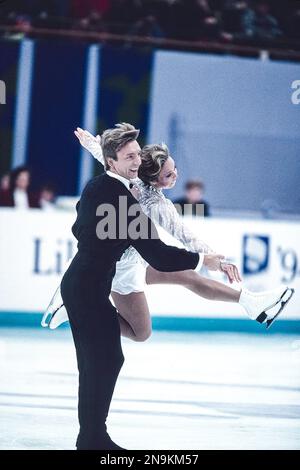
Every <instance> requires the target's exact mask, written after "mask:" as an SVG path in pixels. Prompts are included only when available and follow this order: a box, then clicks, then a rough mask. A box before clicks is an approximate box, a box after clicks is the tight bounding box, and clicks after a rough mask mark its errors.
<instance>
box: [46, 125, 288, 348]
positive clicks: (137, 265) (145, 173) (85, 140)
mask: <svg viewBox="0 0 300 470" xmlns="http://www.w3.org/2000/svg"><path fill="white" fill-rule="evenodd" d="M75 135H76V136H77V138H78V139H79V141H80V143H81V145H82V146H83V147H85V148H86V149H87V150H88V151H89V152H90V153H91V154H92V155H93V156H94V158H96V159H97V160H98V161H99V162H100V163H102V164H103V165H105V161H104V158H103V154H102V149H101V142H100V136H97V137H94V136H93V135H92V134H90V133H89V132H88V131H84V130H82V129H80V128H77V130H76V131H75ZM141 160H142V164H141V166H140V168H139V173H138V174H139V178H134V179H133V180H132V183H133V188H132V193H133V195H134V196H135V198H136V199H137V200H138V202H139V204H140V205H141V207H142V209H143V211H144V212H145V214H146V215H148V216H149V217H150V218H151V219H152V220H153V221H154V222H155V224H157V225H159V226H161V227H162V228H164V229H165V230H166V231H167V232H168V233H170V234H171V235H172V236H174V237H175V238H176V239H177V240H179V241H180V242H182V244H183V245H184V247H185V248H186V249H188V250H190V251H193V252H197V253H200V254H201V256H202V257H203V256H205V255H206V256H207V255H208V254H209V253H213V251H212V250H211V248H210V247H209V246H208V245H207V244H206V243H204V242H203V241H202V240H201V239H200V238H199V237H198V236H197V235H196V234H194V233H193V232H192V231H191V230H190V228H189V227H188V226H187V225H186V224H185V222H184V221H183V219H182V218H181V217H180V216H179V215H178V212H177V210H176V209H175V206H174V205H173V203H172V202H171V201H170V200H169V199H167V198H166V197H165V196H164V194H163V190H164V189H170V188H172V187H174V185H175V184H176V179H177V170H176V166H175V163H174V160H173V159H172V157H171V156H170V154H169V150H168V148H167V146H166V145H165V144H162V145H146V146H145V147H144V148H143V149H142V152H141ZM106 170H108V169H107V168H106ZM220 270H221V271H223V272H224V273H225V274H226V275H227V277H228V280H229V281H230V283H232V282H234V281H237V282H240V281H241V278H240V275H239V272H238V269H237V267H236V266H235V265H233V264H231V263H228V262H225V261H224V262H222V263H221V266H220ZM145 284H177V285H181V286H184V287H186V288H187V289H189V290H191V291H192V292H194V293H195V294H197V295H200V296H201V297H204V298H206V299H209V300H218V301H223V302H234V303H239V304H240V305H241V306H242V307H243V309H244V311H245V313H246V315H247V316H248V317H249V318H250V319H253V320H257V321H258V322H260V323H266V325H267V327H269V326H270V325H271V324H272V322H273V321H274V320H275V318H276V317H277V316H278V315H279V313H280V312H281V311H282V309H283V307H284V306H285V304H286V303H287V301H288V300H289V299H290V298H291V296H292V295H293V289H290V288H287V287H279V288H277V289H274V290H271V291H265V292H260V293H254V292H250V291H249V290H247V289H245V288H242V289H241V290H237V289H233V288H231V287H229V286H227V285H225V284H223V283H221V282H218V281H214V280H212V279H208V278H205V277H203V276H201V275H200V274H199V273H198V272H196V271H194V270H187V271H180V272H160V271H157V270H156V269H154V268H153V267H151V266H149V265H148V264H147V263H146V262H145V261H144V260H143V258H142V257H141V256H140V255H139V253H138V252H137V251H136V250H135V249H134V248H133V247H132V246H131V247H130V248H128V249H127V251H126V252H125V253H124V254H123V256H122V258H121V260H120V261H119V262H118V263H117V266H116V274H115V276H114V279H113V283H112V290H111V296H112V299H113V301H114V304H115V306H116V309H117V311H118V317H119V323H120V328H121V334H122V336H125V337H127V338H130V339H132V340H134V341H145V340H146V339H147V338H149V336H150V335H151V317H150V312H149V308H148V304H147V300H146V296H145V293H144V289H145ZM275 306H278V310H277V313H274V311H273V310H272V312H273V313H272V314H271V313H268V312H269V311H270V310H271V309H273V307H275ZM49 316H50V321H49V323H47V319H48V318H49ZM67 320H68V315H67V311H66V309H65V308H64V306H63V302H62V299H61V296H60V288H58V289H57V291H56V293H55V295H54V297H53V299H52V301H51V303H50V305H49V307H48V309H47V311H46V312H45V314H44V317H43V321H42V324H43V326H49V327H50V328H51V329H55V328H57V327H58V326H59V325H60V324H61V323H63V322H65V321H67Z"/></svg>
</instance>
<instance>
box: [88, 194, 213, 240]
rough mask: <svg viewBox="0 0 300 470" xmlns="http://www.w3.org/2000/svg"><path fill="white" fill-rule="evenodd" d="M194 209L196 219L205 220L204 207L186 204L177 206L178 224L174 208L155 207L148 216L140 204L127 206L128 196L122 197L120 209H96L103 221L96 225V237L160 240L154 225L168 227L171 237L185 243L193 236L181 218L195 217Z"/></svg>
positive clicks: (150, 209) (105, 204) (118, 206)
mask: <svg viewBox="0 0 300 470" xmlns="http://www.w3.org/2000/svg"><path fill="white" fill-rule="evenodd" d="M192 206H196V207H195V211H194V215H197V217H199V216H200V217H201V216H202V217H203V214H204V204H194V205H192V204H184V206H183V207H181V206H180V205H177V204H176V209H177V212H178V219H177V221H176V216H177V214H176V209H175V208H174V207H173V208H172V209H170V208H168V205H167V204H166V205H165V204H153V205H152V206H150V207H149V206H148V207H147V209H146V213H147V214H145V213H144V212H143V210H142V208H141V206H140V204H139V203H134V204H132V203H129V204H128V198H127V196H119V202H118V205H117V206H115V205H113V204H109V203H103V204H100V205H99V206H98V207H97V210H96V216H97V217H100V220H99V222H98V223H97V225H96V235H97V238H98V239H99V240H127V239H129V240H138V239H143V240H146V239H149V238H150V239H158V238H159V235H158V233H157V230H156V228H155V225H154V224H153V223H151V221H152V222H154V223H157V224H158V225H159V226H162V227H166V226H167V227H168V231H169V232H170V233H171V235H173V236H175V238H177V239H179V240H181V241H182V242H183V243H184V242H185V240H186V238H190V237H191V235H190V232H189V231H188V230H187V229H186V227H185V225H184V224H183V223H182V222H181V220H180V216H181V215H192V214H193V212H192V208H193V207H192ZM174 211H175V212H174ZM150 219H151V220H150Z"/></svg>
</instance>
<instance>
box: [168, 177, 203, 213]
mask: <svg viewBox="0 0 300 470" xmlns="http://www.w3.org/2000/svg"><path fill="white" fill-rule="evenodd" d="M203 196H204V184H203V182H202V181H201V180H189V181H187V182H186V183H185V195H184V197H183V198H180V199H176V200H175V201H173V202H174V204H175V207H176V209H177V211H178V213H179V214H180V215H199V216H203V215H204V217H208V216H209V215H210V214H209V205H208V202H207V201H205V200H204V199H203Z"/></svg>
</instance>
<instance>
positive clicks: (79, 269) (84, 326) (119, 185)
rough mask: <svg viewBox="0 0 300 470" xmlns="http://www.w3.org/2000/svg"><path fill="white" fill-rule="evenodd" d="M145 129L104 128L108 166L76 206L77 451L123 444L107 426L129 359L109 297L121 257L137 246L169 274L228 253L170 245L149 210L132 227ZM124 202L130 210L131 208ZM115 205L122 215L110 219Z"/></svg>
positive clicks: (69, 300)
mask: <svg viewBox="0 0 300 470" xmlns="http://www.w3.org/2000/svg"><path fill="white" fill-rule="evenodd" d="M138 135H139V131H138V130H137V129H135V128H134V127H133V126H132V125H130V124H126V123H122V124H118V125H116V127H115V128H114V129H108V130H106V131H105V132H104V133H103V135H102V139H101V145H102V150H103V154H104V159H105V165H106V169H107V170H108V171H107V172H106V173H105V174H103V175H100V176H98V177H96V178H93V179H92V180H91V181H90V182H89V183H88V184H87V186H86V187H85V189H84V191H83V193H82V196H81V199H80V201H79V203H78V204H77V219H76V222H75V223H74V225H73V227H72V231H73V234H74V235H75V237H76V238H77V240H78V253H77V255H76V256H75V258H74V259H73V261H72V263H71V265H70V266H69V268H68V270H67V271H66V273H65V275H64V277H63V279H62V283H61V293H62V298H63V301H64V304H65V306H66V309H67V311H68V314H69V319H70V325H71V329H72V334H73V339H74V343H75V348H76V355H77V363H78V370H79V403H78V416H79V424H80V431H79V435H78V438H77V443H76V447H77V449H78V450H81V449H97V450H101V449H102V450H121V449H122V448H121V447H119V446H118V445H117V444H115V443H114V442H113V441H112V440H111V438H110V437H109V435H108V433H107V430H106V418H107V415H108V411H109V406H110V402H111V399H112V395H113V391H114V387H115V384H116V380H117V377H118V374H119V372H120V369H121V367H122V365H123V362H124V356H123V353H122V348H121V339H120V327H119V321H118V317H117V311H116V309H115V308H114V307H113V306H112V304H111V302H110V300H109V295H110V291H111V283H112V279H113V276H114V274H115V265H116V262H117V261H118V260H119V259H120V258H121V255H122V254H123V253H124V251H125V250H126V249H127V248H128V247H129V246H130V245H132V246H134V248H136V250H137V251H138V252H139V253H140V254H141V256H142V257H143V258H144V259H145V260H146V261H147V262H148V263H149V264H150V265H151V266H153V267H154V268H156V269H157V270H159V271H170V272H172V271H182V270H185V269H195V268H197V267H198V266H199V265H201V264H202V263H204V264H205V265H206V266H207V267H208V268H210V269H214V268H215V269H218V267H219V266H220V261H221V258H222V256H221V255H216V254H212V255H205V256H204V255H201V254H200V255H199V254H197V253H190V252H187V251H185V250H182V249H178V248H175V247H171V246H167V245H165V244H164V243H163V242H162V241H161V240H160V239H159V238H158V235H157V231H156V229H155V227H154V225H153V223H152V222H151V220H150V219H148V218H147V216H145V215H144V214H143V212H142V210H141V211H140V213H141V214H142V215H141V217H142V224H141V225H142V227H140V233H141V236H140V237H137V236H136V233H134V231H133V230H132V227H133V224H134V223H135V222H136V220H137V219H135V216H134V215H136V212H135V211H133V210H131V209H133V208H136V205H137V201H136V200H135V198H134V197H133V196H132V194H131V193H130V191H129V189H130V180H131V179H133V178H136V177H137V174H138V168H139V166H140V164H141V159H140V146H139V144H138V142H137V140H136V139H137V137H138ZM125 200H126V206H127V208H128V210H124V201H125ZM134 205H135V206H134ZM138 207H139V206H138ZM111 208H113V210H114V212H115V215H116V216H115V217H111V220H110V222H109V223H107V220H108V218H107V216H108V213H110V211H111ZM133 214H134V215H133ZM139 220H141V219H140V217H139ZM106 225H107V226H106ZM145 233H146V234H147V235H146V236H145Z"/></svg>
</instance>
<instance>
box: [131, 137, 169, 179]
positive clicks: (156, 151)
mask: <svg viewBox="0 0 300 470" xmlns="http://www.w3.org/2000/svg"><path fill="white" fill-rule="evenodd" d="M169 157H170V153H169V149H168V147H167V146H166V144H164V143H162V144H153V145H145V147H143V148H142V151H141V159H142V164H141V166H140V167H139V172H138V173H139V178H140V179H141V180H142V181H144V183H146V184H151V183H153V182H154V181H157V179H158V177H159V173H160V172H161V170H162V167H163V165H164V163H165V162H166V161H167V160H168V158H169Z"/></svg>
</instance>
